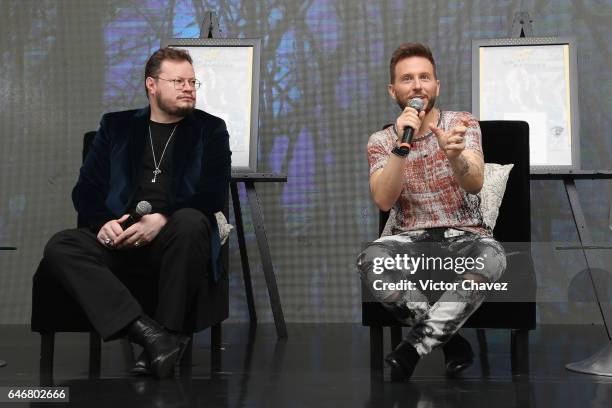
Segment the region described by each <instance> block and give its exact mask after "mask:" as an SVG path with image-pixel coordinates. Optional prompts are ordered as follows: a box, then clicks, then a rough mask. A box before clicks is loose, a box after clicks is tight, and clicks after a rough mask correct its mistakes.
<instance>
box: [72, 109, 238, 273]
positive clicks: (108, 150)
mask: <svg viewBox="0 0 612 408" xmlns="http://www.w3.org/2000/svg"><path fill="white" fill-rule="evenodd" d="M150 113H151V110H150V107H149V106H147V107H145V108H143V109H140V110H129V111H122V112H113V113H107V114H105V115H104V116H103V117H102V120H101V121H100V127H99V128H98V131H97V134H96V136H95V138H94V140H93V142H92V145H91V147H90V149H89V152H88V153H87V157H86V158H85V161H84V163H83V166H82V167H81V171H80V173H79V179H78V181H77V184H76V186H75V187H74V189H73V190H72V201H73V203H74V208H75V209H76V211H77V212H78V213H79V220H80V222H81V223H82V224H83V225H84V226H87V227H89V228H91V229H92V230H93V231H95V232H96V233H97V232H98V231H99V229H100V228H101V227H102V225H104V224H105V223H106V222H108V221H110V220H113V219H118V218H120V217H121V216H122V215H123V214H125V213H126V212H127V211H128V210H129V206H130V204H131V202H132V200H133V198H134V195H135V194H136V191H137V189H138V176H139V174H138V172H139V170H140V164H141V162H142V155H143V153H144V148H145V146H146V143H147V141H148V138H147V135H148V131H147V129H148V124H149V117H150ZM172 154H173V157H172V183H171V184H172V188H171V191H170V197H169V202H170V204H169V205H168V207H166V208H164V209H161V210H160V211H159V212H160V213H162V214H164V215H166V216H171V215H172V214H173V213H174V212H175V211H177V210H179V209H181V208H195V209H197V210H199V211H201V212H203V213H204V214H206V215H208V217H209V219H210V222H211V224H212V225H213V233H212V237H211V245H212V248H211V249H212V255H213V256H212V260H213V262H212V275H213V277H214V278H215V280H216V279H217V278H218V275H219V273H220V269H219V262H218V261H219V259H218V258H219V252H220V242H219V234H218V227H217V222H216V219H215V217H214V213H215V212H217V211H221V210H222V209H223V205H224V204H225V202H226V200H227V197H228V188H229V182H230V178H231V151H230V149H229V134H228V133H227V128H226V126H225V122H224V121H223V120H222V119H220V118H218V117H216V116H213V115H210V114H208V113H206V112H204V111H201V110H197V109H194V111H193V113H192V114H191V115H189V116H187V117H186V118H185V119H184V120H183V121H182V122H181V124H180V125H179V126H178V128H177V129H176V135H175V140H174V147H173V151H172Z"/></svg>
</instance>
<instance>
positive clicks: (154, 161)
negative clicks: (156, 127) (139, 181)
mask: <svg viewBox="0 0 612 408" xmlns="http://www.w3.org/2000/svg"><path fill="white" fill-rule="evenodd" d="M177 126H178V123H177V124H176V125H174V129H172V133H170V137H169V138H168V141H167V142H166V145H165V146H164V150H163V151H162V154H161V157H160V158H159V163H158V162H157V159H156V158H155V149H154V148H153V137H151V125H149V142H151V153H153V164H154V165H155V170H153V178H152V179H151V183H155V181H156V180H157V175H158V174H160V173H161V172H162V171H161V170H160V168H159V166H161V163H162V160H164V154H165V153H166V148H167V147H168V144H169V143H170V140H172V136H174V131H175V130H176V127H177Z"/></svg>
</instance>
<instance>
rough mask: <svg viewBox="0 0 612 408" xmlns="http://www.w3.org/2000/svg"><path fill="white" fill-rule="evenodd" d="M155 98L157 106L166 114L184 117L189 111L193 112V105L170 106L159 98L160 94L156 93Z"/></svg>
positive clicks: (189, 113)
mask: <svg viewBox="0 0 612 408" xmlns="http://www.w3.org/2000/svg"><path fill="white" fill-rule="evenodd" d="M155 100H156V101H157V106H158V107H159V109H160V110H161V111H163V112H165V113H167V114H168V115H172V116H180V117H183V118H184V117H185V116H189V115H191V113H192V112H193V109H194V105H195V102H194V104H193V105H191V106H183V107H180V106H170V105H168V104H167V103H166V102H164V101H163V100H162V98H161V95H160V94H156V95H155Z"/></svg>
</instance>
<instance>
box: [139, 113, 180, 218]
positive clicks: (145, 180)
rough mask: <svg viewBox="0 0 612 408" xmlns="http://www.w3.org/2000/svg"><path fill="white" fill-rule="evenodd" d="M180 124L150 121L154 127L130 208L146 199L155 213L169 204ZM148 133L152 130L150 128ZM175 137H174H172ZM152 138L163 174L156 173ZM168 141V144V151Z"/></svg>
mask: <svg viewBox="0 0 612 408" xmlns="http://www.w3.org/2000/svg"><path fill="white" fill-rule="evenodd" d="M180 123H181V122H180V121H179V122H176V123H157V122H153V121H149V129H150V130H151V133H150V138H149V134H147V137H146V140H147V142H146V143H145V147H144V154H143V155H142V163H141V164H140V176H139V178H138V179H139V182H138V191H137V192H136V195H135V196H134V200H133V201H132V205H131V206H130V211H134V209H135V208H136V205H137V204H138V202H140V201H143V200H145V201H148V202H149V203H151V206H152V207H153V210H152V211H151V212H152V213H155V212H159V210H160V209H163V208H165V207H167V206H168V204H169V197H170V189H171V188H172V150H173V146H174V139H175V138H176V137H177V132H178V127H179V126H180ZM175 129H176V130H175ZM173 131H174V133H173ZM147 133H149V130H148V129H147ZM171 136H172V138H171V139H170V137H171ZM151 141H152V142H153V143H152V144H153V150H154V151H155V159H156V160H157V165H158V166H159V169H160V170H161V173H159V174H157V176H154V174H153V171H154V170H155V164H154V160H153V152H152V151H151ZM166 143H167V147H166V151H165V152H164V147H165V146H166ZM162 153H163V157H162ZM153 180H155V182H153Z"/></svg>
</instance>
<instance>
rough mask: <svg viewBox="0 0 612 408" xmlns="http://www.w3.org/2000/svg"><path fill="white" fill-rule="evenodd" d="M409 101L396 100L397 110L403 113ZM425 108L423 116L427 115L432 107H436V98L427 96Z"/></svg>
mask: <svg viewBox="0 0 612 408" xmlns="http://www.w3.org/2000/svg"><path fill="white" fill-rule="evenodd" d="M410 99H412V98H409V99H406V100H400V99H398V100H397V101H396V102H397V106H399V108H400V109H401V110H402V111H403V110H404V109H406V106H408V102H409V101H410ZM427 100H428V102H427V106H425V108H424V110H425V114H428V113H429V111H431V110H432V109H433V108H434V106H435V105H436V97H435V96H429V97H427Z"/></svg>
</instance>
